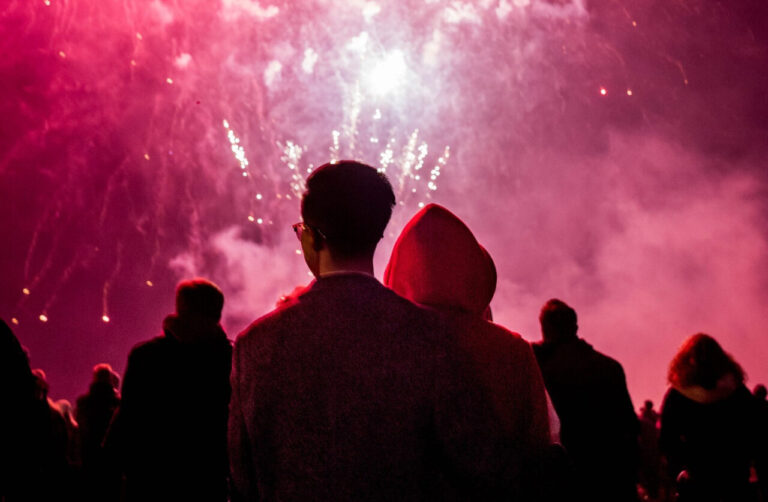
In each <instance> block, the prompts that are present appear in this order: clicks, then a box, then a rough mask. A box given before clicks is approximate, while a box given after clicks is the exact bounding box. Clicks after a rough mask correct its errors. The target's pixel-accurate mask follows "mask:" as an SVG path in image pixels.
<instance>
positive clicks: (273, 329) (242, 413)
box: [229, 161, 520, 501]
mask: <svg viewBox="0 0 768 502" xmlns="http://www.w3.org/2000/svg"><path fill="white" fill-rule="evenodd" d="M306 186H307V190H306V192H305V193H304V196H303V199H302V203H301V216H302V219H303V221H302V222H301V223H297V224H296V225H294V229H295V231H296V233H297V236H298V237H299V239H300V241H301V247H302V250H303V252H304V259H305V261H306V263H307V266H308V267H309V269H310V270H311V271H312V273H313V274H314V275H315V277H316V280H315V281H314V282H312V283H311V284H310V285H309V286H308V287H307V288H306V289H305V290H304V291H303V292H302V293H300V294H298V295H296V296H294V297H292V298H287V299H286V300H285V301H284V302H282V305H281V306H280V307H278V308H277V309H276V310H274V311H273V312H271V313H269V314H267V315H266V316H264V317H262V318H260V319H258V320H257V321H255V322H254V323H253V324H252V325H251V326H250V327H248V329H246V330H245V331H244V332H243V333H241V334H240V335H239V336H238V337H237V341H236V343H235V351H234V359H233V368H232V402H231V409H230V427H229V434H230V463H231V469H232V478H233V481H234V494H233V500H235V501H240V500H248V501H250V500H262V501H272V500H286V501H292V500H316V501H320V500H328V501H331V500H333V501H336V500H366V501H370V500H374V501H375V500H438V499H439V498H440V497H441V496H448V495H451V496H452V497H454V498H458V497H460V496H461V494H464V493H470V494H472V495H470V496H471V497H474V498H476V499H486V500H487V499H492V498H494V496H498V495H499V494H502V493H503V494H506V493H508V492H510V490H511V489H512V486H511V483H514V481H515V474H516V473H517V472H519V470H520V465H519V459H518V458H516V457H515V456H513V455H511V454H510V452H511V451H512V450H511V449H510V448H509V445H508V444H507V442H506V441H505V439H504V438H499V437H498V436H497V435H494V434H493V431H494V428H496V427H498V424H495V423H493V421H492V420H491V419H490V418H491V417H493V413H492V412H491V410H490V405H489V403H487V402H485V401H483V399H481V397H480V396H479V391H478V390H477V389H476V388H475V387H474V386H472V385H470V384H469V383H468V380H469V379H468V378H467V376H466V375H465V374H463V373H462V366H461V364H460V361H458V359H459V358H458V357H457V355H456V350H455V349H454V348H452V346H451V344H449V343H446V333H445V328H444V327H443V325H442V323H440V322H439V320H438V319H437V318H436V317H435V314H433V313H430V312H429V311H427V310H424V309H422V308H419V307H418V306H416V305H414V304H413V303H411V302H409V301H408V300H406V299H404V298H402V297H400V296H398V295H396V294H395V293H394V292H392V291H391V290H389V289H387V288H385V287H384V286H383V285H382V284H381V283H379V282H378V281H377V280H376V279H375V278H374V277H373V253H374V250H375V248H376V245H377V243H378V242H379V240H380V239H381V237H382V235H383V232H384V229H385V227H386V225H387V222H388V221H389V218H390V215H391V211H392V207H393V205H394V204H395V198H394V194H393V192H392V188H391V186H390V184H389V182H388V181H387V179H386V178H385V177H384V175H383V174H380V173H378V172H377V171H376V170H375V169H374V168H372V167H370V166H366V165H363V164H359V163H356V162H351V161H342V162H339V163H336V164H326V165H323V166H321V167H319V168H318V169H316V170H315V171H314V172H313V173H312V174H311V175H310V176H309V178H308V179H307V185H306ZM449 487H450V488H449Z"/></svg>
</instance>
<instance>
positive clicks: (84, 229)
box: [0, 0, 768, 403]
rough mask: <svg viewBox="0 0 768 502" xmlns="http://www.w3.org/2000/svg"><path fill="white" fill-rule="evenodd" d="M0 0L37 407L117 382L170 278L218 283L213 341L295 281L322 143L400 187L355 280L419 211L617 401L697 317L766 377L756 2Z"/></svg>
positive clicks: (13, 190) (5, 181) (12, 211)
mask: <svg viewBox="0 0 768 502" xmlns="http://www.w3.org/2000/svg"><path fill="white" fill-rule="evenodd" d="M7 11H8V12H7V15H6V16H4V17H3V18H2V19H0V30H2V33H3V34H4V35H5V36H4V37H2V41H0V43H1V44H2V48H3V54H4V57H3V58H2V60H0V92H2V95H3V97H4V98H5V99H4V100H2V102H0V117H3V120H2V121H0V205H2V209H3V212H2V214H3V217H2V219H0V232H2V235H3V242H4V243H6V244H5V245H4V255H3V260H2V262H1V264H0V272H2V274H3V275H2V276H3V278H4V281H5V282H4V284H6V287H5V288H3V290H2V292H0V316H2V317H3V318H4V319H15V322H13V321H12V322H13V323H14V325H15V329H16V330H17V332H18V335H19V337H20V339H21V340H22V343H24V344H25V345H27V346H28V347H29V349H30V353H31V355H32V359H33V366H36V367H42V368H44V369H45V370H46V372H47V373H48V375H49V379H50V381H51V383H52V388H51V392H52V395H53V396H54V397H66V398H68V399H70V400H72V399H74V398H75V397H76V395H77V394H79V393H81V392H83V391H84V390H85V388H86V386H87V383H88V378H89V370H90V368H91V367H93V366H94V365H95V364H96V363H100V362H108V363H110V364H111V365H112V366H113V367H115V368H116V369H118V371H121V370H122V368H123V366H124V364H125V358H126V356H127V353H128V350H129V349H130V347H131V346H132V345H134V344H135V343H137V342H139V341H141V340H144V339H147V338H149V337H151V336H154V335H157V334H159V332H160V323H161V320H162V318H163V316H164V315H165V314H167V313H168V312H170V311H172V310H173V288H174V285H175V283H176V282H177V281H178V280H179V279H180V278H186V277H190V276H196V275H203V276H207V277H210V278H211V279H212V280H213V281H215V282H216V283H218V284H219V285H220V286H221V287H222V289H223V290H224V293H225V295H226V296H227V301H226V305H225V327H226V329H227V331H228V333H229V334H230V336H232V337H233V336H234V335H235V334H236V333H237V332H238V331H239V330H241V329H242V328H243V327H244V326H245V325H246V324H247V323H248V322H250V321H252V320H253V319H255V318H256V317H258V316H260V315H261V314H263V313H264V312H266V311H267V310H268V309H270V308H271V307H272V306H273V305H274V303H275V302H276V301H277V299H278V298H279V297H280V296H281V295H283V294H286V293H289V292H290V291H292V290H293V288H294V287H295V286H296V285H297V284H303V283H306V282H307V281H308V280H309V277H308V275H307V271H306V269H305V267H304V264H303V260H302V257H301V253H300V251H298V250H296V244H295V240H294V237H293V236H292V235H291V231H290V228H289V227H290V224H292V223H294V222H295V221H297V220H298V200H299V199H298V197H299V194H300V193H301V190H302V183H303V181H302V180H303V179H304V178H305V177H306V175H307V173H308V172H310V171H311V169H312V168H313V167H316V166H318V165H320V164H322V163H324V162H326V161H328V160H338V159H340V158H357V159H360V160H362V161H365V162H368V163H370V164H372V165H374V166H376V167H378V168H380V169H382V170H384V171H386V173H387V174H388V175H389V176H390V178H391V179H392V180H393V184H394V185H395V188H396V190H397V192H398V199H399V200H400V201H401V202H402V204H401V205H398V206H397V208H396V211H395V214H394V217H393V221H392V223H391V225H390V228H389V229H388V232H387V235H385V240H384V242H383V243H382V245H381V247H380V250H379V252H378V254H377V258H376V260H377V261H376V264H377V272H381V271H382V270H383V265H384V263H386V261H387V258H388V253H389V250H390V249H391V246H392V243H393V242H394V239H395V237H396V236H397V234H398V232H399V231H400V229H401V228H402V226H403V224H404V222H405V221H407V220H408V219H409V218H410V216H411V215H413V214H414V213H415V212H416V211H417V210H418V208H419V207H421V206H423V205H424V204H425V203H428V202H438V203H440V204H442V205H445V206H446V207H448V208H450V209H451V210H452V211H453V212H455V213H456V214H457V215H459V216H460V217H461V218H462V219H464V220H465V221H466V222H467V223H468V224H469V226H470V227H471V228H472V230H473V231H474V233H475V234H476V235H477V237H478V239H479V240H480V242H481V243H483V244H484V245H485V246H486V247H487V248H488V249H489V251H490V252H491V254H492V255H493V257H494V259H495V261H496V264H497V266H498V269H499V277H500V280H499V287H498V291H497V294H496V297H495V299H494V302H493V311H494V317H495V318H496V319H497V320H498V321H500V322H501V323H503V324H505V325H507V326H508V327H509V328H511V329H513V330H516V331H520V332H521V333H522V334H523V335H524V336H525V337H526V338H527V339H530V340H537V339H538V338H539V334H538V326H537V321H536V319H537V314H538V310H539V308H540V307H541V305H542V304H543V303H544V301H546V300H547V299H548V298H551V297H559V298H561V299H563V300H564V301H566V302H568V303H569V304H571V305H572V306H573V307H574V308H575V309H576V310H577V312H578V313H579V317H580V326H581V334H582V335H583V336H584V337H585V338H586V339H587V340H588V341H590V342H592V343H594V345H595V346H596V347H597V348H598V349H599V350H603V351H605V352H606V353H608V354H610V355H612V356H614V357H616V358H617V359H618V360H619V361H620V362H622V363H623V364H624V367H625V370H626V373H627V378H628V381H629V384H630V391H631V393H632V397H633V398H634V400H635V402H636V403H640V402H641V401H642V400H643V399H645V398H651V399H654V400H655V401H657V402H658V400H659V399H660V397H661V394H662V393H663V391H664V388H665V373H666V366H667V363H668V361H669V359H670V358H671V357H672V355H673V353H674V352H675V349H676V348H677V346H678V345H679V343H680V342H681V341H682V340H683V339H684V338H685V337H687V336H688V335H690V334H692V333H694V332H697V331H705V332H708V333H710V334H712V335H713V336H715V337H716V338H718V340H720V342H721V343H722V345H723V346H724V348H725V349H726V350H729V351H731V352H733V354H734V355H735V357H736V358H737V360H739V362H741V363H742V365H743V366H744V368H745V370H746V371H747V373H748V374H749V378H750V380H749V381H750V383H758V382H768V365H766V364H765V360H766V357H768V338H766V336H765V326H768V310H767V309H765V305H766V303H768V245H767V244H766V236H767V235H768V220H766V218H765V214H766V211H765V209H766V202H767V201H766V194H767V193H768V169H766V163H765V160H764V159H766V158H768V155H766V154H768V151H766V150H767V149H768V147H767V146H766V143H765V138H766V135H767V134H768V122H766V120H765V117H768V101H766V100H765V99H764V92H765V89H766V88H768V72H766V71H765V68H768V40H767V39H766V37H765V36H764V35H763V34H764V33H765V29H764V27H765V26H766V25H768V7H766V5H765V2H762V3H761V2H759V1H758V0H747V1H746V2H731V3H728V5H727V6H725V7H723V6H722V5H720V4H714V3H712V2H706V1H704V0H693V4H691V5H690V6H689V5H686V8H684V9H683V8H680V6H679V4H678V3H674V2H673V3H663V5H662V4H659V3H657V2H651V1H650V0H643V1H640V2H627V1H619V2H608V1H603V0H598V1H590V2H584V1H576V0H571V1H568V0H566V1H562V2H560V1H558V2H552V1H547V0H530V1H525V2H506V1H505V2H424V1H421V0H408V1H406V2H395V1H379V2H362V1H346V0H332V1H329V2H325V3H324V4H323V8H322V9H319V8H318V6H317V5H315V4H313V3H310V2H306V1H303V0H302V1H297V2H274V3H271V2H269V1H267V0H262V1H260V2H256V1H252V0H226V1H221V2H214V1H197V2H169V1H165V0H158V1H154V2H139V1H138V0H127V1H120V2H117V1H115V0H105V1H101V2H96V1H95V0H86V1H81V2H60V1H49V0H45V1H38V2H11V5H10V7H9V8H8V9H7ZM748 34H749V35H748ZM734 76H738V78H735V77H734ZM609 90H610V92H608V91H609ZM41 312H44V313H45V314H40V313H41ZM106 313H108V315H107V314H106ZM48 315H50V319H48V317H47V316H48ZM73 368H74V371H73Z"/></svg>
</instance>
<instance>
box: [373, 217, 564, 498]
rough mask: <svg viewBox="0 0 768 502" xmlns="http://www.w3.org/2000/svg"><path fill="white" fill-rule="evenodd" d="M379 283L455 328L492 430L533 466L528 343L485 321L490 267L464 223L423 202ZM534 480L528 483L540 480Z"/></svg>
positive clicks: (538, 393) (539, 397)
mask: <svg viewBox="0 0 768 502" xmlns="http://www.w3.org/2000/svg"><path fill="white" fill-rule="evenodd" d="M384 284H385V285H386V286H388V287H390V288H391V289H392V290H393V291H394V292H396V293H398V294H400V295H401V296H403V297H405V298H407V299H409V300H411V301H412V302H415V303H417V304H420V305H424V306H428V307H430V308H432V309H435V310H436V311H439V312H440V314H441V315H442V316H443V317H444V318H445V322H446V323H447V324H448V325H450V326H452V327H454V328H455V330H454V331H453V332H452V333H451V334H452V335H454V336H455V338H454V339H452V340H450V343H455V344H457V345H458V346H459V347H460V348H461V350H462V352H463V353H464V354H466V359H465V364H466V365H467V367H468V374H470V375H472V376H473V380H472V381H471V384H472V385H475V386H477V387H478V388H480V389H482V390H483V391H484V392H486V394H487V398H488V400H489V401H491V402H492V403H493V409H494V411H495V412H496V413H497V416H496V420H497V422H496V424H495V426H496V430H494V431H493V432H494V434H496V435H498V437H500V438H507V439H508V440H510V441H511V442H512V443H513V444H515V445H517V452H518V454H519V456H520V459H521V463H522V465H526V466H530V467H532V468H533V467H534V466H537V465H541V464H542V460H543V459H544V455H545V454H546V452H547V451H548V449H549V445H550V437H549V421H548V416H547V401H546V397H545V391H544V381H543V380H542V377H541V372H540V371H539V367H538V364H537V363H536V359H535V357H534V356H533V351H532V350H531V347H530V345H529V344H528V342H526V341H525V340H523V339H522V338H521V337H520V335H518V334H517V333H512V332H511V331H508V330H507V329H505V328H503V327H502V326H499V325H498V324H493V323H492V322H489V320H486V319H489V318H490V302H491V299H492V298H493V294H494V292H495V290H496V267H495V266H494V264H493V260H492V259H491V256H490V255H489V254H488V252H487V251H486V250H485V249H484V248H483V247H482V246H481V245H480V244H479V243H478V242H477V240H476V239H475V237H474V235H472V232H471V231H470V229H469V228H467V226H466V225H465V224H464V223H463V222H462V221H461V220H460V219H459V218H457V217H456V216H455V215H454V214H453V213H451V212H450V211H448V210H447V209H445V208H444V207H442V206H439V205H436V204H429V205H427V206H426V207H424V208H423V209H422V210H421V211H419V212H418V213H416V215H415V216H414V217H413V218H411V220H410V222H408V224H407V225H406V226H405V228H404V229H403V231H402V233H401V234H400V237H399V238H398V240H397V243H396V244H395V246H394V248H393V250H392V256H391V258H390V260H389V264H388V265H387V270H386V272H385V273H384ZM533 477H534V476H530V475H529V476H528V477H527V479H529V480H531V479H533ZM540 481H542V482H541V483H538V484H539V485H541V486H536V487H532V488H535V489H538V488H541V487H543V485H544V484H545V483H544V481H543V480H540Z"/></svg>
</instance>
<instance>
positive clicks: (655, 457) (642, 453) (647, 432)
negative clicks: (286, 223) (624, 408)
mask: <svg viewBox="0 0 768 502" xmlns="http://www.w3.org/2000/svg"><path fill="white" fill-rule="evenodd" d="M638 418H639V419H640V441H639V443H638V446H639V461H640V466H639V467H640V468H639V474H640V484H641V485H642V486H643V487H644V488H645V491H646V493H647V494H648V496H649V497H650V498H651V499H653V500H656V499H658V498H659V493H660V488H661V477H660V476H661V452H660V451H659V414H658V413H657V412H656V410H654V409H653V401H651V400H650V399H649V400H646V401H645V403H643V407H642V408H640V416H639V417H638Z"/></svg>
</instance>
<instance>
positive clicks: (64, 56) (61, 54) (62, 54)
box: [59, 51, 67, 59]
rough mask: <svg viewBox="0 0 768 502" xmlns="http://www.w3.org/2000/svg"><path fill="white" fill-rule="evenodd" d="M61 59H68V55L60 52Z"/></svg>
mask: <svg viewBox="0 0 768 502" xmlns="http://www.w3.org/2000/svg"><path fill="white" fill-rule="evenodd" d="M59 57H61V59H64V58H66V57H67V53H66V52H64V51H59Z"/></svg>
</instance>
